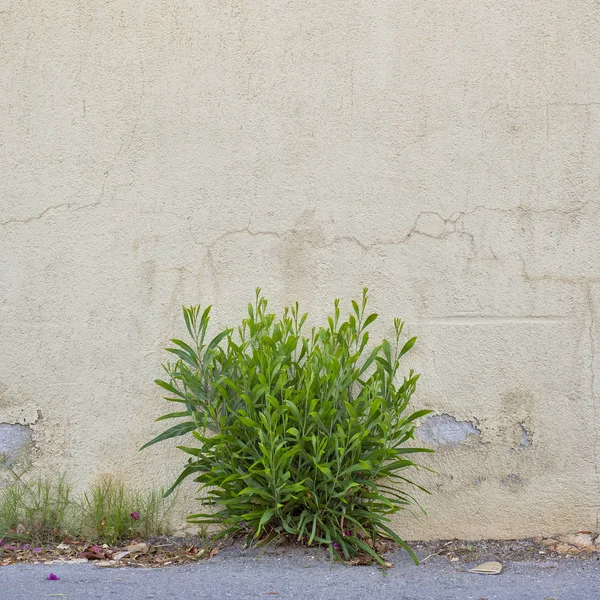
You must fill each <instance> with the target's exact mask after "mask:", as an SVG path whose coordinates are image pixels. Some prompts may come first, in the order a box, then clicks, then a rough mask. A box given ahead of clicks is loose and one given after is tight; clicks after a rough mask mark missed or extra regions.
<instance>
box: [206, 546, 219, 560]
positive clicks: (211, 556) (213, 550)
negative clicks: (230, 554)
mask: <svg viewBox="0 0 600 600" xmlns="http://www.w3.org/2000/svg"><path fill="white" fill-rule="evenodd" d="M220 551H221V547H220V546H215V547H214V548H213V549H212V550H211V551H210V554H209V555H208V558H213V556H216V555H217V554H218V553H219V552H220Z"/></svg>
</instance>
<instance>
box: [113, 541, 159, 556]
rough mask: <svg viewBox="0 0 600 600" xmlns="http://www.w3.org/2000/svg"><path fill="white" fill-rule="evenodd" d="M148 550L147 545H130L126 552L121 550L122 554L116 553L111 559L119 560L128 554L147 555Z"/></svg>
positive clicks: (148, 546)
mask: <svg viewBox="0 0 600 600" xmlns="http://www.w3.org/2000/svg"><path fill="white" fill-rule="evenodd" d="M148 550H150V545H149V544H145V543H143V542H142V543H140V544H131V545H129V546H127V549H126V550H123V552H118V553H117V554H115V555H114V556H113V557H112V558H113V559H114V560H121V559H122V558H125V557H126V556H129V555H130V554H147V553H148Z"/></svg>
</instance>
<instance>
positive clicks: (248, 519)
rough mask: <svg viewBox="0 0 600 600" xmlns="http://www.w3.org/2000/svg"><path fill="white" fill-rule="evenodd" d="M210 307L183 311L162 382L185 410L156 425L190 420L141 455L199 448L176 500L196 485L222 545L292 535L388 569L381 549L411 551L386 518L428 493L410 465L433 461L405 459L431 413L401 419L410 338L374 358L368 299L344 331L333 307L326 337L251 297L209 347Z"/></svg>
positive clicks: (203, 518)
mask: <svg viewBox="0 0 600 600" xmlns="http://www.w3.org/2000/svg"><path fill="white" fill-rule="evenodd" d="M210 309H211V307H210V306H209V307H208V308H206V309H205V310H204V311H202V310H201V309H200V307H198V306H195V307H194V306H192V307H189V308H184V309H183V316H184V319H185V324H186V326H187V330H188V332H189V335H190V338H191V340H190V341H189V343H186V342H184V341H182V340H178V339H173V340H171V341H172V343H173V344H174V347H172V348H168V349H167V350H168V351H169V352H170V353H171V354H174V355H175V356H176V357H177V360H176V361H175V362H169V363H167V364H165V365H164V369H165V371H166V372H167V374H168V378H167V379H166V380H165V381H163V380H157V381H156V383H157V384H158V385H159V386H161V387H162V388H164V389H165V390H166V391H167V392H168V393H169V395H168V396H167V397H166V400H169V401H170V402H174V403H177V404H180V405H181V408H182V410H181V411H179V412H173V413H170V414H166V415H164V416H162V417H160V418H159V419H158V420H165V419H185V420H184V421H181V422H179V423H178V424H177V425H175V426H173V427H171V428H169V429H167V430H166V431H164V432H163V433H162V434H160V435H158V436H157V437H156V438H154V439H153V440H151V441H150V442H148V443H147V444H145V445H144V446H143V447H142V449H143V448H146V447H147V446H150V445H152V444H155V443H157V442H160V441H163V440H166V439H169V438H173V437H176V436H182V435H186V434H191V436H193V439H191V440H190V442H191V444H190V445H185V446H178V448H179V449H181V450H182V451H183V452H185V453H186V454H189V455H190V458H189V459H188V463H187V465H186V467H185V468H184V469H183V471H182V473H181V475H180V476H179V477H178V479H177V480H176V482H175V483H174V485H173V486H172V488H171V489H170V490H169V491H168V492H167V493H170V492H171V491H172V490H174V489H175V488H176V487H177V486H178V485H179V484H180V483H181V482H182V481H183V480H184V479H185V478H187V477H189V476H193V477H194V481H196V482H198V483H199V484H200V491H201V492H203V493H202V494H201V496H200V498H199V502H200V503H201V505H203V506H205V507H207V509H206V511H205V512H202V513H200V514H193V515H191V516H189V517H188V520H189V521H190V522H193V523H202V524H211V523H212V524H219V525H221V527H222V528H221V531H220V533H219V534H218V536H219V537H220V536H225V535H230V534H239V533H242V532H243V533H245V534H246V535H247V542H248V543H252V542H253V541H259V542H264V541H269V540H271V539H273V538H274V537H276V536H279V535H286V534H288V535H291V536H294V537H296V538H297V539H298V540H299V541H301V542H303V543H306V544H308V545H311V544H313V543H318V544H323V545H326V546H327V547H328V549H329V553H330V557H331V559H332V560H334V559H336V560H346V561H350V560H352V559H353V558H354V557H356V556H358V555H368V556H370V557H371V558H372V559H375V560H377V561H378V562H379V563H381V564H385V563H384V560H383V558H382V557H381V555H380V553H379V552H378V550H377V545H376V540H377V538H378V537H384V538H388V539H392V540H394V541H395V542H396V543H398V544H400V546H402V547H403V548H405V549H406V550H407V551H408V552H409V553H410V554H411V556H412V557H413V560H414V561H415V562H417V558H416V556H415V555H414V553H413V552H412V550H411V549H410V548H409V547H408V545H407V544H406V543H405V542H404V541H403V540H402V539H401V538H400V537H399V536H398V535H397V534H396V533H395V532H394V531H393V530H392V529H391V528H390V527H389V521H390V519H389V517H390V515H392V514H394V513H396V512H398V511H399V510H402V509H405V508H407V507H409V506H411V505H412V504H416V505H417V506H418V503H417V501H416V500H415V499H414V497H413V496H412V495H411V494H410V493H409V492H408V491H407V489H410V488H415V487H416V488H418V489H420V490H422V491H426V490H424V489H423V488H422V487H421V486H419V485H418V484H416V483H415V482H413V481H412V480H410V479H409V478H407V477H406V476H405V475H404V473H405V471H406V469H408V468H411V467H416V465H415V463H414V462H413V461H412V460H411V459H410V457H411V456H412V455H413V454H415V453H421V452H432V450H430V449H425V448H416V447H412V446H410V443H411V441H412V439H413V433H414V428H415V422H416V420H417V419H418V418H419V417H422V416H424V415H426V414H428V413H429V412H430V411H427V410H421V411H417V412H413V413H410V412H409V411H407V408H408V404H409V401H410V398H411V396H412V394H413V392H414V391H415V387H416V385H417V380H418V378H419V375H417V374H415V373H414V372H413V371H412V370H411V371H410V372H409V374H408V376H405V377H404V378H403V381H402V382H401V383H400V384H397V383H396V380H397V375H398V371H399V367H400V359H401V358H402V357H403V356H404V355H405V354H406V353H407V352H408V351H409V350H410V349H411V348H412V347H413V345H414V343H415V341H416V338H414V337H413V338H411V339H409V340H408V341H406V342H404V343H401V338H402V328H403V322H402V321H401V320H400V319H395V320H394V328H395V336H394V339H393V341H392V342H391V343H390V342H389V341H388V340H385V339H384V340H383V341H382V342H381V343H380V344H379V345H376V346H374V347H372V345H370V344H369V333H368V331H367V329H368V327H369V325H370V324H371V323H373V321H375V319H376V318H377V315H376V314H374V313H373V314H368V313H367V310H366V309H367V289H365V290H363V294H362V300H361V303H360V304H359V303H357V302H356V301H352V312H351V314H350V315H349V316H348V318H347V319H344V320H342V319H341V317H340V307H339V301H337V300H336V301H335V303H334V312H333V315H332V316H330V317H328V319H327V325H326V326H324V327H315V328H313V329H312V331H311V332H310V335H304V334H303V326H304V324H305V321H306V319H307V315H306V314H304V315H301V314H300V312H299V309H298V304H296V305H295V307H294V308H292V309H285V310H284V312H283V315H282V316H281V317H280V318H277V317H276V315H274V314H270V313H268V312H267V300H266V299H265V298H264V297H262V296H261V294H260V289H259V290H257V293H256V301H255V303H254V304H250V305H249V306H248V317H246V318H244V319H243V320H242V322H241V324H240V326H239V327H238V328H237V329H235V330H234V329H227V330H224V331H221V332H220V333H219V334H218V335H217V336H216V337H214V338H212V340H211V341H208V338H207V330H208V325H209V315H210Z"/></svg>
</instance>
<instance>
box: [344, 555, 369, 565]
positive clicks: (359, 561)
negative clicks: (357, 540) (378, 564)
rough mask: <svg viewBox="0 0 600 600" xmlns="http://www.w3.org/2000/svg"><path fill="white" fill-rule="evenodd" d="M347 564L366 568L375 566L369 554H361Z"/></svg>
mask: <svg viewBox="0 0 600 600" xmlns="http://www.w3.org/2000/svg"><path fill="white" fill-rule="evenodd" d="M346 564H347V565H350V566H352V567H363V566H364V567H366V566H369V565H372V564H373V559H372V558H371V557H370V556H368V555H367V554H359V555H358V556H357V557H356V558H353V559H352V560H349V561H347V562H346Z"/></svg>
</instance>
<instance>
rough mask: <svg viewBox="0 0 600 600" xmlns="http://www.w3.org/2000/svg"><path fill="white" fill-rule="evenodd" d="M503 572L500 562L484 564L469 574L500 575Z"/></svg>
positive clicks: (471, 570) (470, 570)
mask: <svg viewBox="0 0 600 600" xmlns="http://www.w3.org/2000/svg"><path fill="white" fill-rule="evenodd" d="M501 571H502V565H501V564H500V563H499V562H495V561H491V562H484V563H481V564H480V565H477V566H476V567H473V568H472V569H469V573H480V574H482V575H498V574H499V573H500V572H501Z"/></svg>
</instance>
